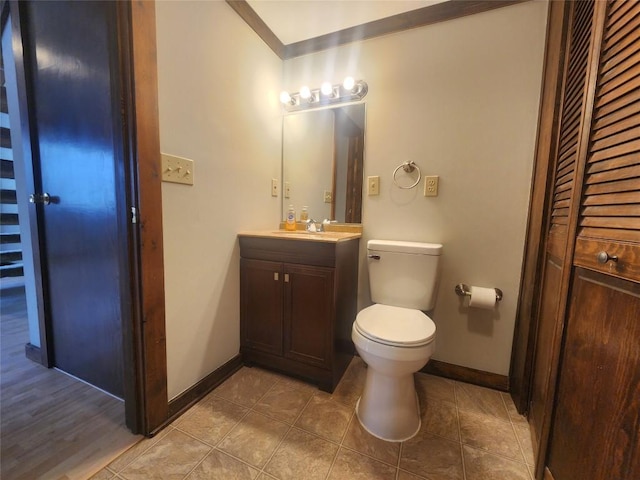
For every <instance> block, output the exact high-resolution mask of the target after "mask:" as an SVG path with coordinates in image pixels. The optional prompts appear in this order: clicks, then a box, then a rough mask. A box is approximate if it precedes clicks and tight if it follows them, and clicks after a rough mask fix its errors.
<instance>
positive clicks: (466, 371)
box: [420, 360, 509, 392]
mask: <svg viewBox="0 0 640 480" xmlns="http://www.w3.org/2000/svg"><path fill="white" fill-rule="evenodd" d="M420 371H421V372H423V373H429V374H431V375H436V376H438V377H445V378H450V379H452V380H457V381H460V382H466V383H472V384H474V385H480V386H481V387H488V388H493V389H494V390H501V391H503V392H508V391H509V377H507V376H506V375H498V374H497V373H490V372H484V371H482V370H476V369H475V368H469V367H461V366H460V365H452V364H450V363H445V362H439V361H438V360H429V363H427V364H426V365H425V367H424V368H423V369H422V370H420Z"/></svg>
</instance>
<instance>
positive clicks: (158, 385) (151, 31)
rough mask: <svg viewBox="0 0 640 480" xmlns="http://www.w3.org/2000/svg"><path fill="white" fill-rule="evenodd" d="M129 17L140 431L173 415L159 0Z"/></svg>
mask: <svg viewBox="0 0 640 480" xmlns="http://www.w3.org/2000/svg"><path fill="white" fill-rule="evenodd" d="M123 8H125V9H126V10H125V12H124V15H128V16H129V18H130V28H131V31H130V37H129V41H130V45H129V48H130V52H131V57H130V58H129V72H130V74H129V82H130V84H129V91H130V95H131V97H130V98H129V99H127V100H128V102H127V103H128V105H126V106H127V107H129V108H128V110H129V111H128V112H127V113H128V118H127V121H128V123H129V131H130V132H131V148H132V151H131V154H132V156H133V158H134V159H135V160H134V162H133V163H134V166H135V167H134V170H135V171H134V172H132V185H131V187H132V191H133V197H132V200H133V205H132V206H134V207H136V208H137V224H136V225H137V228H135V229H134V235H135V238H136V239H137V241H136V242H135V251H134V252H133V255H134V258H135V259H136V260H137V262H136V263H137V268H138V272H137V274H138V275H137V276H138V280H139V281H138V284H137V292H136V293H137V298H136V300H137V303H138V308H137V313H138V317H137V318H136V319H135V320H134V323H135V325H134V335H135V336H136V338H135V341H134V348H136V349H137V351H136V352H135V355H136V359H137V365H136V371H137V375H138V378H139V382H140V386H139V389H138V392H139V395H140V402H141V406H142V408H141V411H142V416H143V418H142V433H144V434H146V435H149V434H153V433H154V432H155V431H157V430H158V429H160V428H161V427H162V426H164V423H165V421H166V419H167V418H168V416H169V405H168V389H167V353H166V326H165V293H164V260H163V244H162V238H163V233H162V232H163V231H162V190H161V186H162V185H161V172H160V127H159V117H158V82H157V51H156V48H157V46H156V26H155V4H154V2H152V1H139V2H126V4H124V6H123Z"/></svg>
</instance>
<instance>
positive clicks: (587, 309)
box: [547, 268, 640, 480]
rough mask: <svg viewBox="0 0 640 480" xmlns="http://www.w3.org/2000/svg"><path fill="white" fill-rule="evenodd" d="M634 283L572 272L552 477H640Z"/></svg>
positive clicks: (639, 350) (638, 312)
mask: <svg viewBox="0 0 640 480" xmlns="http://www.w3.org/2000/svg"><path fill="white" fill-rule="evenodd" d="M639 320H640V284H639V283H635V282H630V281H626V280H620V279H616V278H613V277H611V276H609V275H604V274H601V273H597V272H592V271H589V270H586V269H582V268H578V269H577V270H576V274H575V276H574V279H573V287H572V292H571V304H570V307H569V315H568V318H567V332H566V340H565V346H564V349H565V353H564V358H563V361H562V372H561V373H560V383H559V386H558V395H557V405H558V406H557V410H556V414H555V417H554V424H553V432H552V435H551V442H550V443H551V448H550V449H549V450H550V451H549V459H548V464H547V465H548V468H549V471H550V472H551V474H552V475H553V477H552V478H554V479H555V480H573V479H580V480H612V479H618V480H627V479H628V480H631V479H637V478H640V442H639V441H638V440H639V439H638V435H639V432H638V425H639V424H638V422H639V421H640V419H639V415H640V321H639Z"/></svg>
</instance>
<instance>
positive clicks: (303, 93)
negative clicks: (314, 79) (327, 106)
mask: <svg viewBox="0 0 640 480" xmlns="http://www.w3.org/2000/svg"><path fill="white" fill-rule="evenodd" d="M300 96H301V97H302V98H304V99H305V100H306V99H307V98H309V97H311V90H309V87H307V86H306V85H305V86H304V87H302V88H300Z"/></svg>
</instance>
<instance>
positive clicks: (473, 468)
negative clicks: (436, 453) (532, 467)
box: [463, 445, 531, 480]
mask: <svg viewBox="0 0 640 480" xmlns="http://www.w3.org/2000/svg"><path fill="white" fill-rule="evenodd" d="M463 452H464V466H465V472H466V476H467V480H495V479H497V478H504V479H509V480H531V477H530V475H529V469H528V468H527V466H526V465H525V464H524V463H518V462H514V461H513V460H509V459H506V458H504V457H500V456H498V455H492V454H490V453H487V452H483V451H482V450H478V449H476V448H471V447H469V446H466V445H465V446H464V447H463Z"/></svg>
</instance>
